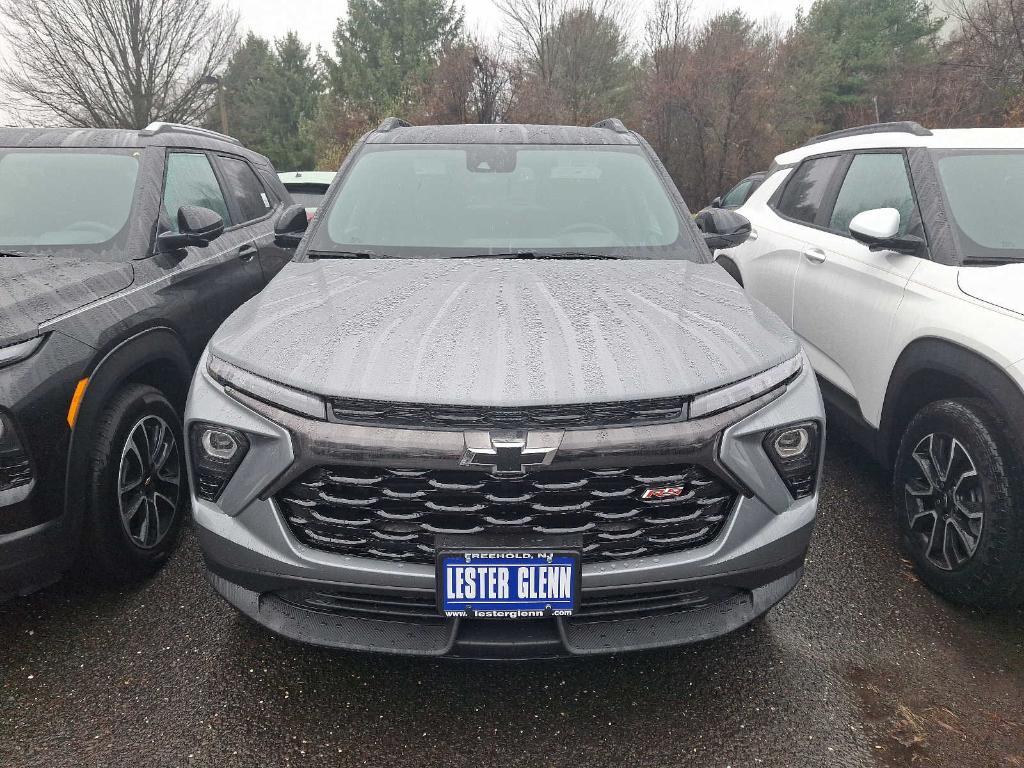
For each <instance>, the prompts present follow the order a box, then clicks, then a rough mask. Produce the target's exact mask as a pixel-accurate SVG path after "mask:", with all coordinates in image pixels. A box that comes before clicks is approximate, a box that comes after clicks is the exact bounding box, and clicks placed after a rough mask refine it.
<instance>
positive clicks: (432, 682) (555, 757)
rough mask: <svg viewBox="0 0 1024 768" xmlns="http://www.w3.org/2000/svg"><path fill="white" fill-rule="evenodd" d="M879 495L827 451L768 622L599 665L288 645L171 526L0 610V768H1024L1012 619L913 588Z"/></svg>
mask: <svg viewBox="0 0 1024 768" xmlns="http://www.w3.org/2000/svg"><path fill="white" fill-rule="evenodd" d="M886 482H887V481H886V478H885V476H884V474H883V473H882V472H881V471H880V470H879V469H878V468H877V467H876V466H875V465H873V464H872V463H871V462H870V460H869V459H868V458H867V457H866V456H865V455H864V454H863V453H861V452H860V451H859V450H858V449H856V448H855V447H853V446H852V445H850V444H848V443H846V442H844V441H843V440H842V438H841V437H839V438H835V437H833V439H832V440H831V442H830V445H829V457H828V462H827V477H826V483H825V488H824V492H823V498H822V504H821V508H820V511H819V522H818V527H817V529H816V532H815V538H814V542H813V545H812V548H811V554H810V559H809V561H808V567H807V574H806V577H805V579H804V581H803V583H802V584H801V586H800V587H798V588H797V590H796V592H794V593H793V595H791V596H790V597H789V599H787V600H786V601H785V602H784V603H783V604H782V605H781V606H779V607H778V608H776V609H775V610H774V611H773V612H772V613H771V614H770V615H769V617H768V619H767V621H765V622H763V623H761V624H759V625H757V626H755V627H752V628H747V629H744V630H741V631H740V632H738V633H735V634H733V635H731V636H729V637H726V638H723V639H721V640H718V641H715V642H710V643H705V644H702V645H698V646H691V647H687V648H683V649H678V650H673V651H669V652H658V653H653V654H640V655H631V656H620V657H612V658H604V659H587V660H570V661H557V662H543V663H536V662H520V663H505V664H495V663H480V662H476V663H473V662H446V661H424V660H410V659H401V658H399V659H396V658H390V657H382V656H367V655H354V654H345V653H338V652H329V651H323V650H318V649H313V648H306V647H302V646H299V645H296V644H293V643H290V642H286V641H283V640H280V639H278V638H275V637H273V636H271V635H270V634H268V633H267V632H265V631H264V630H262V629H261V628H259V627H257V626H255V625H252V624H250V623H249V622H248V621H246V620H244V619H242V618H240V617H238V616H236V614H235V613H234V612H233V611H232V610H230V609H229V608H228V607H227V606H226V605H224V604H222V603H221V602H220V600H219V599H218V598H217V597H216V596H215V595H214V593H213V591H212V589H211V588H210V587H209V586H208V585H207V584H206V582H205V581H204V580H203V578H202V575H201V569H200V566H199V556H198V551H197V547H196V544H195V539H194V537H193V536H192V535H191V534H187V535H186V538H185V541H184V545H183V546H182V548H181V549H180V550H179V552H178V553H177V555H176V556H175V557H174V559H173V561H172V562H171V563H170V565H169V567H168V568H167V569H165V570H164V572H163V573H161V574H160V575H159V576H158V577H157V578H156V579H154V580H153V581H151V582H149V583H148V584H145V585H143V586H142V587H140V588H137V589H135V590H132V591H129V592H126V593H109V592H100V591H96V590H94V589H91V588H89V587H87V586H84V585H80V584H76V583H74V582H73V581H69V580H65V582H63V583H61V584H58V585H57V586H55V587H51V588H50V589H47V590H45V591H44V592H40V593H37V594H35V595H33V596H31V597H29V598H25V599H22V600H17V601H14V602H10V603H7V604H5V605H2V606H0V766H2V767H3V768H21V766H45V767H46V768H60V767H61V766H76V767H77V766H104V767H106V766H110V767H112V768H113V767H119V766H133V767H134V766H160V767H161V768H162V767H163V766H179V765H181V766H188V765H195V766H217V768H228V767H229V766H284V765H296V766H300V765H309V766H315V765H336V766H350V765H352V766H355V765H369V766H416V768H423V767H425V766H446V767H447V766H462V765H466V766H469V765H472V766H476V767H478V768H486V767H487V766H496V765H502V766H511V765H516V766H518V765H527V766H538V767H539V766H569V765H572V766H579V767H580V768H601V767H603V766H648V765H650V766H654V765H659V766H687V765H694V766H707V767H708V768H711V767H713V766H733V767H735V768H738V767H739V766H786V767H789V766H970V767H971V768H983V767H984V766H1024V612H1021V611H1014V612H1005V613H1002V614H996V615H991V614H990V615H984V614H981V613H978V612H974V611H971V610H968V609H964V608H959V607H956V606H953V605H950V604H948V603H945V602H943V601H942V600H941V599H939V598H937V597H936V596H934V595H933V594H931V593H930V592H929V591H928V590H926V589H925V588H924V587H923V586H922V585H921V584H920V583H919V582H918V581H917V579H916V578H915V577H914V575H913V573H912V571H911V569H910V567H909V565H908V564H907V563H906V562H904V561H903V560H902V559H901V557H900V556H899V554H898V553H897V551H896V549H895V546H894V532H893V525H892V522H891V506H890V502H889V495H888V489H887V485H886Z"/></svg>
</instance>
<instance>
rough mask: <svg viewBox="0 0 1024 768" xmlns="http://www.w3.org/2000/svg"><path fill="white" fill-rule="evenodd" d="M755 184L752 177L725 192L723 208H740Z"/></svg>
mask: <svg viewBox="0 0 1024 768" xmlns="http://www.w3.org/2000/svg"><path fill="white" fill-rule="evenodd" d="M753 186H754V182H753V181H752V180H750V179H747V180H746V181H741V182H740V183H739V184H737V185H736V186H735V187H733V188H732V189H730V190H729V191H728V192H726V193H725V197H723V198H722V207H723V208H739V207H740V206H741V205H743V204H744V203H745V202H747V197H748V196H749V195H750V188H751V187H753Z"/></svg>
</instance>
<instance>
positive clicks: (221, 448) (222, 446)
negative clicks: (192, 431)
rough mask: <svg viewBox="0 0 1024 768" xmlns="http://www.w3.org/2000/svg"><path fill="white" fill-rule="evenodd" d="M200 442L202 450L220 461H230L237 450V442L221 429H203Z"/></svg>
mask: <svg viewBox="0 0 1024 768" xmlns="http://www.w3.org/2000/svg"><path fill="white" fill-rule="evenodd" d="M202 442H203V450H204V451H206V452H207V453H208V454H210V456H211V457H213V458H215V459H220V460H221V461H230V460H231V459H232V458H233V457H234V455H235V452H236V451H237V450H238V441H236V440H235V438H233V437H232V436H231V435H230V434H228V433H227V432H225V431H224V430H223V429H214V428H212V427H211V428H205V429H203V431H202Z"/></svg>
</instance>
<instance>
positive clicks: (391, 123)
mask: <svg viewBox="0 0 1024 768" xmlns="http://www.w3.org/2000/svg"><path fill="white" fill-rule="evenodd" d="M395 128H412V123H408V122H406V121H405V120H403V119H402V118H400V117H386V118H384V122H383V123H381V124H380V125H379V126H378V127H377V132H378V133H390V132H391V131H393V130H395Z"/></svg>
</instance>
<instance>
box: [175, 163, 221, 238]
mask: <svg viewBox="0 0 1024 768" xmlns="http://www.w3.org/2000/svg"><path fill="white" fill-rule="evenodd" d="M183 205H198V206H200V207H202V208H209V209H210V210H211V211H214V212H215V213H218V214H220V216H221V218H222V219H224V223H225V224H230V223H231V216H230V215H229V214H228V206H227V203H225V202H224V193H223V192H222V191H221V188H220V184H218V183H217V177H216V176H215V175H214V173H213V166H212V165H210V160H209V158H208V157H207V156H206V155H204V154H200V153H196V152H172V153H171V154H170V155H168V156H167V178H166V179H165V181H164V211H166V213H167V221H168V224H170V226H171V229H172V230H173V231H175V232H177V231H178V209H179V208H181V207H182V206H183Z"/></svg>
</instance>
